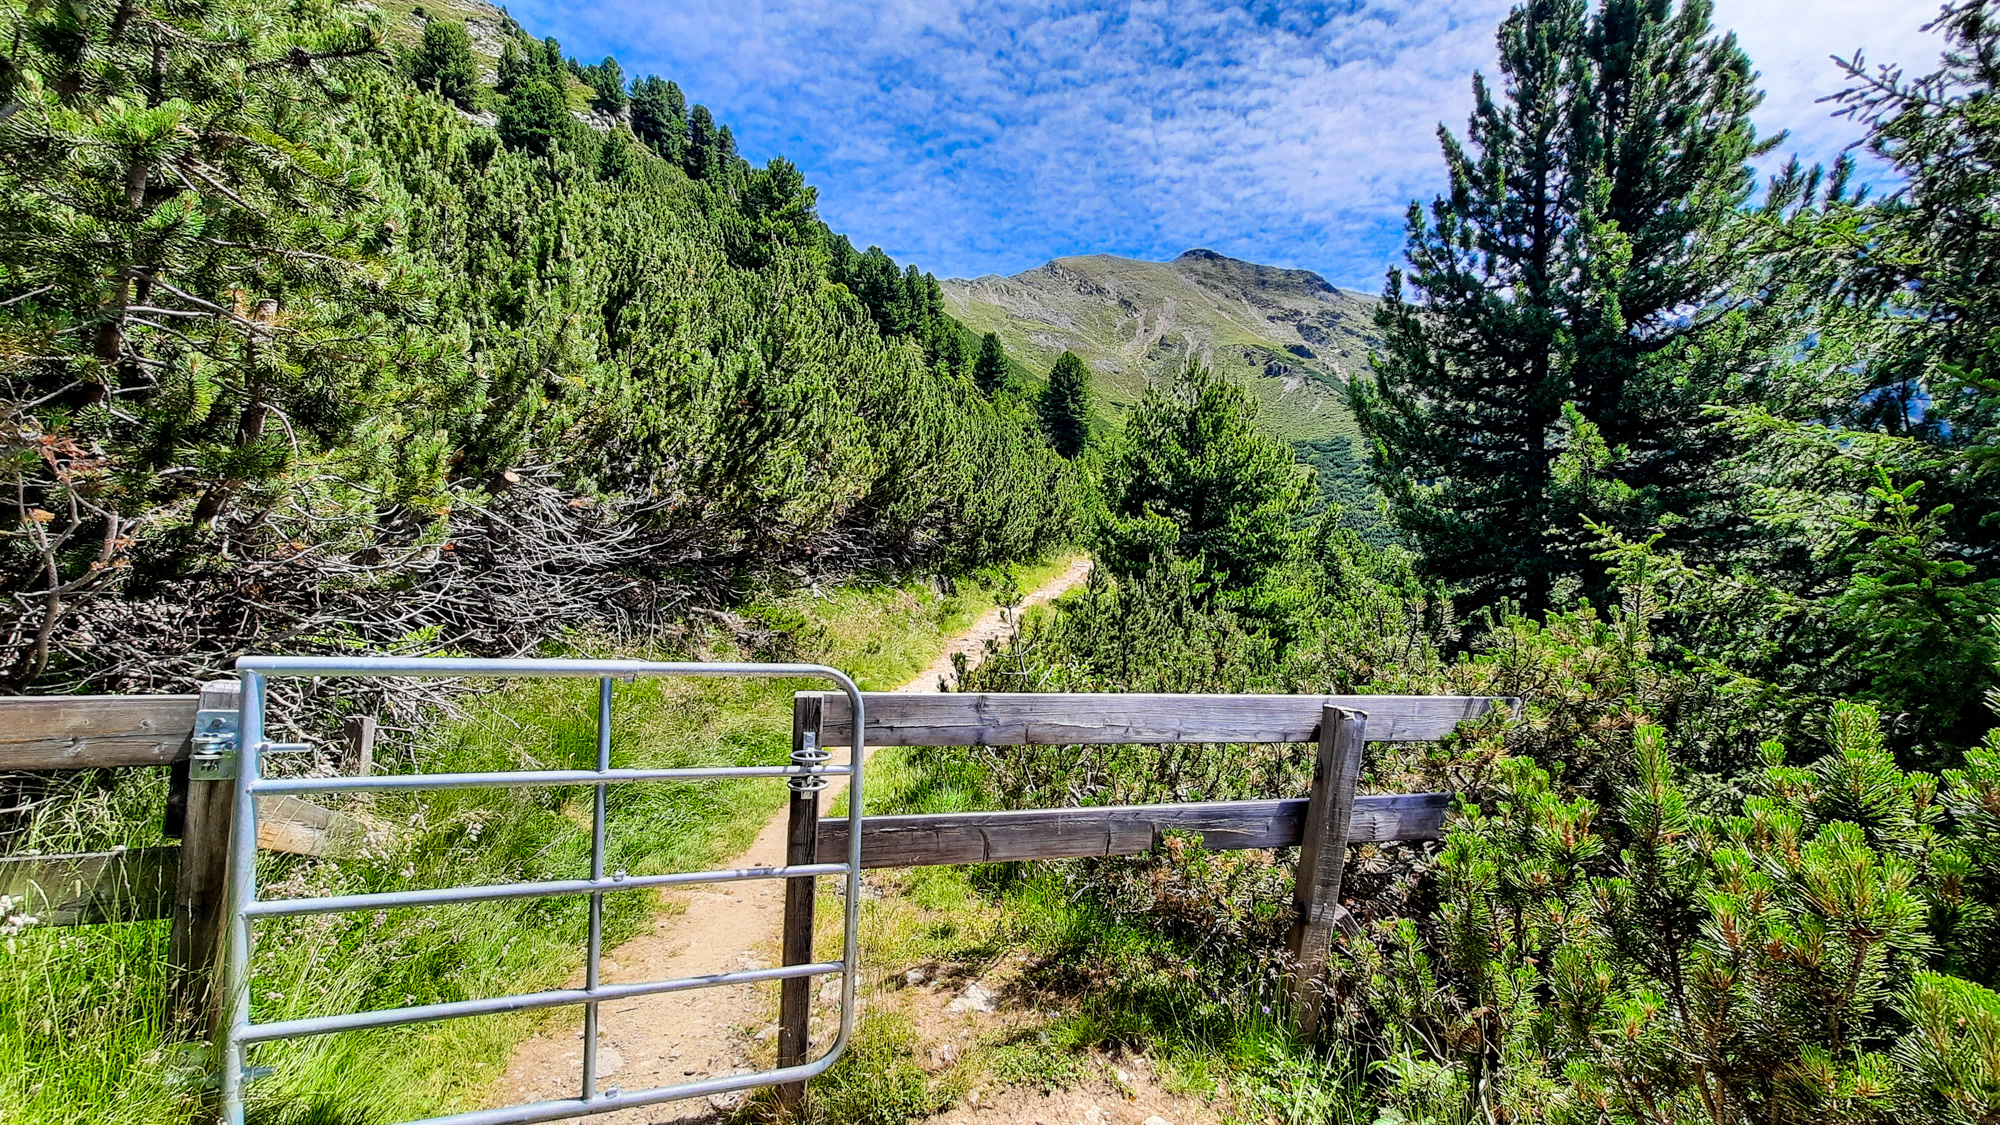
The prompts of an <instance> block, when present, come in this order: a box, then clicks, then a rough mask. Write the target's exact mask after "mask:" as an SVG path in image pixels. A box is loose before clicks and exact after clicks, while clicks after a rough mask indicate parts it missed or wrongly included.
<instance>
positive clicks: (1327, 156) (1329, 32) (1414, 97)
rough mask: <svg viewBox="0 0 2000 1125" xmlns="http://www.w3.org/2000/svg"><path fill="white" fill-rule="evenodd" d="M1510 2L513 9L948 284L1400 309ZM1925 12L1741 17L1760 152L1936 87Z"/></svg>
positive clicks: (1860, 6)
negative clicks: (1778, 137) (1396, 290)
mask: <svg viewBox="0 0 2000 1125" xmlns="http://www.w3.org/2000/svg"><path fill="white" fill-rule="evenodd" d="M1506 8H1507V5H1506V4H1505V3H1502V2H1495V0H1466V2H1462V3H1461V2H1439V0H1353V2H1350V3H1345V4H1330V5H1269V4H1264V5H1259V4H1252V5H1242V4H1232V5H1197V4H1181V3H1159V2H1155V3H1128V4H1111V5H1084V4H1056V5H1047V4H1027V3H1013V2H1008V0H935V2H931V3H911V2H907V0H862V2H856V0H818V2H800V3H793V2H789V0H766V2H752V3H740V2H739V3H688V4H682V3H676V4H660V3H656V2H653V0H599V2H598V3H597V4H595V5H593V6H591V7H589V8H573V7H567V6H558V5H556V4H553V3H549V2H548V0H531V2H528V3H519V2H517V3H515V4H514V5H512V6H511V10H512V11H513V14H514V16H515V18H516V19H518V20H519V21H520V22H521V23H522V24H523V25H524V26H525V27H527V28H528V29H529V30H530V31H531V32H533V33H535V34H544V35H546V34H553V35H555V36H557V37H558V38H560V39H561V40H562V42H563V45H564V48H565V50H566V51H567V52H569V53H571V54H574V55H576V56H578V57H579V58H583V59H585V60H591V59H594V58H597V57H600V56H602V55H604V54H616V55H617V56H618V57H619V59H620V60H621V62H622V63H623V64H624V66H625V69H626V71H627V73H628V74H634V75H637V74H647V73H657V74H660V75H662V76H664V77H668V78H673V79H675V80H677V81H678V82H680V83H681V85H682V86H683V87H684V88H685V89H686V90H687V92H688V95H689V97H690V98H692V99H693V100H696V101H702V102H706V103H707V104H708V105H709V106H710V108H712V109H714V110H715V111H716V113H717V115H718V117H719V118H720V119H721V120H722V121H724V122H726V123H728V124H730V125H731V126H732V127H733V128H734V130H735V131H736V133H737V137H738V142H739V147H740V148H741V150H742V151H743V152H744V154H745V155H746V156H749V157H751V158H752V159H758V160H761V159H763V158H766V157H769V156H773V155H783V156H786V157H789V158H790V159H792V160H793V161H794V162H796V163H798V164H799V165H800V166H801V167H802V168H804V169H805V171H806V173H807V175H808V176H809V177H810V178H811V180H812V181H813V182H814V183H815V184H817V185H819V187H820V189H821V212H822V214H824V215H825V217H826V218H827V221H828V222H829V223H831V224H832V225H833V227H834V228H835V229H836V230H842V231H846V232H848V233H849V234H851V235H852V236H853V237H854V238H855V240H856V242H857V243H859V244H861V245H866V244H868V243H879V244H880V245H881V246H882V247H883V248H884V249H886V250H888V251H889V252H890V253H892V254H894V255H895V256H896V257H897V258H898V259H903V260H910V261H914V262H916V263H918V264H919V265H920V266H922V267H924V268H926V269H930V270H935V271H936V272H938V273H939V274H940V275H958V276H968V275H972V274H978V273H989V272H1014V271H1017V270H1021V269H1025V268H1029V267H1032V266H1035V265H1039V264H1040V263H1042V262H1043V261H1046V260H1047V259H1049V258H1052V257H1057V256H1060V255H1065V254H1078V253H1100V252H1101V253H1113V254H1125V255H1131V256H1136V257H1150V258H1164V257H1169V256H1171V255H1174V254H1177V253H1179V252H1180V251H1182V250H1185V249H1187V248H1188V247H1190V246H1209V247H1212V248H1214V249H1216V250H1220V251H1222V252H1224V253H1227V254H1232V255H1235V256H1239V257H1244V258H1249V259H1252V260H1256V261H1262V262H1268V263H1271V264H1275V265H1288V266H1298V267H1303V268H1308V269H1316V270H1318V271H1320V272H1321V273H1323V274H1325V275H1326V276H1327V277H1328V278H1329V279H1330V280H1332V281H1334V282H1336V283H1337V284H1343V285H1348V286H1351V287H1355V288H1360V289H1371V290H1372V289H1374V288H1376V287H1378V286H1379V284H1380V279H1381V275H1382V271H1383V269H1384V268H1385V267H1386V266H1387V265H1388V264H1389V263H1391V262H1392V261H1394V260H1395V259H1396V257H1397V249H1398V247H1399V245H1400V241H1401V230H1402V214H1403V210H1404V208H1405V207H1406V206H1407V204H1408V203H1409V201H1410V200H1411V199H1413V198H1428V197H1429V196H1430V195H1432V194H1434V193H1435V192H1436V191H1437V190H1438V189H1439V187H1440V186H1441V184H1440V180H1441V165H1440V162H1439V159H1438V155H1437V144H1436V140H1435V131H1436V128H1437V126H1438V124H1439V123H1440V122H1443V123H1445V124H1446V125H1448V126H1449V127H1451V128H1452V129H1453V130H1455V131H1456V130H1459V129H1460V128H1462V126H1463V123H1464V120H1465V116H1466V113H1467V111H1468V110H1469V109H1470V106H1471V94H1470V75H1471V73H1472V72H1473V71H1474V70H1483V71H1485V72H1486V73H1488V74H1489V75H1490V74H1491V73H1492V72H1493V69H1494V57H1493V56H1494V48H1493V32H1494V27H1495V25H1496V24H1497V22H1498V21H1499V19H1500V18H1501V16H1502V15H1504V14H1505V11H1506ZM1926 15H1927V13H1926V11H1925V10H1924V9H1923V7H1922V6H1921V5H1920V6H1917V7H1913V6H1912V5H1911V4H1910V3H1909V2H1908V0H1811V2H1803V0H1801V2H1773V0H1764V2H1760V0H1723V3H1722V5H1721V11H1720V12H1719V14H1718V22H1719V23H1720V24H1721V25H1723V26H1725V27H1733V28H1735V29H1736V30H1737V31H1738V33H1739V35H1740V36H1741V37H1742V39H1743V42H1744V44H1745V46H1746V48H1747V49H1748V50H1749V51H1750V53H1751V58H1752V59H1753V61H1754V62H1756V63H1757V65H1758V67H1759V69H1760V70H1762V71H1763V72H1764V74H1765V77H1766V86H1767V88H1768V89H1769V90H1770V93H1771V97H1770V100H1769V102H1768V103H1767V105H1766V107H1765V111H1764V112H1763V113H1761V114H1760V115H1759V117H1760V123H1761V125H1762V127H1763V128H1764V129H1765V131H1766V132H1771V131H1774V130H1776V129H1780V128H1790V129H1792V130H1793V133H1794V142H1795V143H1792V144H1788V146H1787V148H1788V150H1797V151H1800V152H1802V154H1803V155H1805V156H1806V157H1807V158H1808V159H1827V158H1830V157H1831V156H1832V155H1833V154H1834V153H1836V152H1838V150H1839V149H1840V147H1841V146H1842V145H1844V144H1846V143H1848V142H1849V141H1851V140H1852V139H1853V138H1854V136H1855V135H1856V133H1855V130H1854V128H1853V126H1852V125H1851V124H1849V123H1846V122H1841V121H1835V120H1832V119H1830V118H1829V117H1828V114H1827V108H1826V107H1825V106H1823V105H1818V104H1816V103H1815V99H1816V98H1818V97H1821V96H1823V95H1825V94H1828V93H1831V92H1833V91H1835V90H1837V89H1839V87H1840V85H1841V80H1840V76H1839V74H1838V73H1837V72H1836V71H1835V70H1834V68H1833V66H1832V65H1831V63H1829V62H1828V60H1827V56H1828V55H1829V54H1840V55H1843V56H1845V55H1849V54H1851V53H1852V52H1853V51H1854V50H1855V49H1857V48H1864V47H1865V48H1866V49H1867V50H1868V52H1869V55H1870V57H1871V58H1873V59H1882V60H1885V61H1901V62H1904V63H1906V64H1908V65H1911V66H1912V67H1913V68H1915V69H1928V68H1929V67H1930V66H1931V65H1933V64H1934V61H1935V58H1936V54H1937V43H1936V40H1934V39H1932V38H1931V37H1929V36H1927V35H1924V34H1922V33H1921V32H1920V31H1919V30H1918V29H1919V27H1920V25H1921V24H1922V23H1923V22H1924V20H1925V18H1926Z"/></svg>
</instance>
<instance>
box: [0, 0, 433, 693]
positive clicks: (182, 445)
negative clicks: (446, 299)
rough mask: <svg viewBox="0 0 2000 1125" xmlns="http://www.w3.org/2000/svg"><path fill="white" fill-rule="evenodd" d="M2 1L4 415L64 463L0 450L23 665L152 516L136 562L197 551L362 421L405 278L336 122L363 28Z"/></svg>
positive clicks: (243, 12)
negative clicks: (23, 614)
mask: <svg viewBox="0 0 2000 1125" xmlns="http://www.w3.org/2000/svg"><path fill="white" fill-rule="evenodd" d="M14 18H15V20H17V21H18V22H17V24H16V34H17V38H16V39H15V45H14V48H13V49H12V51H11V52H10V54H9V56H8V58H7V63H8V67H7V71H8V79H9V83H10V86H11V89H9V90H8V92H7V96H8V97H9V98H10V99H11V101H10V104H9V105H8V108H7V110H6V119H7V120H6V124H5V128H4V129H0V226H3V227H4V229H5V230H6V231H7V237H6V238H4V239H0V283H4V286H5V288H6V290H7V298H6V300H5V302H4V305H0V340H6V341H8V345H7V346H6V347H4V348H0V373H4V375H5V376H6V382H5V387H6V389H7V392H8V397H9V398H10V399H11V400H12V402H13V404H14V409H13V411H12V412H10V415H9V416H10V418H11V419H12V421H11V422H10V424H11V425H13V426H15V427H19V428H18V429H17V430H16V433H19V434H25V433H30V432H33V433H37V434H38V435H39V440H40V442H41V443H42V445H41V448H44V449H47V450H49V451H51V452H52V453H53V452H56V451H61V452H62V455H63V456H64V457H66V458H67V459H68V464H67V465H66V467H64V468H63V469H62V470H61V471H60V472H55V473H53V474H45V473H42V472H40V471H39V470H40V469H41V467H42V458H41V457H38V456H35V455H33V454H30V455H29V456H28V457H27V458H26V459H25V460H24V459H21V458H18V457H10V458H9V459H7V460H5V461H0V472H4V473H5V474H6V477H5V479H6V489H5V491H6V494H7V496H8V499H9V501H10V506H11V507H14V508H15V509H16V510H15V511H14V512H13V513H12V514H11V515H10V516H9V517H8V522H9V523H10V525H11V526H12V527H15V528H19V529H22V532H21V534H19V535H10V536H9V537H8V538H9V539H10V540H12V542H10V543H9V546H8V550H7V552H6V553H5V555H4V556H0V565H4V567H5V571H4V572H0V578H5V579H7V580H8V581H6V585H7V586H8V587H9V588H10V589H11V590H13V591H15V592H16V593H15V594H13V595H11V596H10V597H9V598H8V601H9V603H10V604H18V605H24V606H25V605H33V606H34V607H35V609H34V610H33V613H34V614H35V615H36V617H37V618H38V620H37V622H36V624H34V625H30V626H28V627H27V629H26V630H25V632H26V634H27V635H28V636H30V637H33V638H35V639H33V640H31V641H30V642H29V643H27V644H26V645H24V646H23V647H22V648H21V649H20V650H19V652H20V655H19V658H18V660H17V662H16V664H15V667H14V668H12V669H11V670H10V671H11V673H12V675H13V677H14V678H15V679H16V680H20V681H26V680H32V679H33V678H34V677H35V676H36V675H38V674H39V673H40V671H41V670H42V669H43V668H44V667H45V666H46V664H47V662H48V660H49V655H50V645H49V638H50V630H51V629H52V628H53V627H54V625H55V623H56V621H57V620H58V619H59V617H60V615H61V614H62V612H63V611H64V609H65V606H66V602H65V599H72V600H73V599H77V598H80V597H82V596H83V594H84V592H85V591H86V590H88V589H89V588H90V587H92V586H93V585H96V584H98V583H101V582H104V581H107V580H110V579H111V578H112V577H113V576H114V575H116V574H117V573H118V572H119V570H120V568H122V567H124V566H126V565H128V564H129V563H130V562H131V561H132V560H131V559H130V558H129V557H125V552H126V551H128V550H129V549H130V547H129V545H130V544H131V542H132V541H133V536H134V535H135V534H137V532H138V529H140V528H142V527H144V526H145V524H146V522H147V521H149V520H150V521H156V522H157V523H159V524H163V525H165V526H166V527H168V528H171V529H172V532H171V535H170V536H169V539H170V540H171V541H170V542H165V543H160V542H156V544H155V548H154V550H153V551H152V552H151V556H150V558H149V559H148V562H147V565H148V566H150V567H158V568H164V569H168V570H172V569H174V568H175V567H176V566H179V565H181V562H182V561H185V560H186V559H188V558H189V557H190V556H195V557H197V558H199V557H200V556H201V555H202V554H203V552H204V551H205V550H207V548H206V547H204V543H208V542H210V540H209V538H208V537H209V536H210V534H211V530H212V528H213V526H214V525H215V524H216V523H217V522H218V521H220V520H222V519H224V518H225V517H227V516H228V515H230V514H231V513H232V511H233V502H234V501H235V499H236V498H237V497H238V496H239V495H241V494H243V493H245V492H247V491H254V490H256V489H258V488H260V487H263V486H266V485H268V484H269V482H271V481H273V480H275V479H277V478H278V477H279V476H280V475H281V474H282V473H283V472H284V471H285V470H286V468H287V467H288V466H289V465H290V463H291V460H292V457H293V455H294V450H295V449H296V448H297V445H296V443H297V442H301V441H311V440H313V439H315V438H324V437H332V436H338V435H341V434H344V433H346V432H347V431H348V429H349V428H350V427H351V426H352V425H353V424H354V422H355V418H356V413H355V402H356V399H357V397H358V396H359V391H360V388H361V387H363V386H366V385H367V384H368V383H369V382H370V381H372V380H374V379H376V378H379V377H380V375H381V373H382V371H383V368H384V365H385V357H384V355H383V354H382V352H383V350H384V348H383V344H384V339H383V337H384V336H385V335H386V327H385V325H384V324H383V322H382V321H381V320H380V319H379V315H378V314H379V313H380V311H381V310H383V309H385V308H394V307H395V306H396V305H397V304H398V303H399V302H401V301H406V300H409V299H410V298H411V293H410V289H409V286H408V285H407V283H406V279H405V278H403V277H402V276H399V275H398V274H397V273H396V272H395V271H393V270H389V269H385V268H382V267H381V266H380V264H379V263H375V262H371V261H370V260H369V257H368V255H367V254H366V253H365V250H366V248H367V247H368V246H369V245H370V244H371V243H372V240H373V235H372V234H371V233H370V232H371V230H373V229H378V228H376V227H373V226H371V224H373V223H379V222H380V221H381V217H380V216H372V215H371V214H370V209H371V207H372V200H371V189H372V181H371V179H370V177H369V175H368V173H367V172H366V171H365V170H364V169H363V168H362V167H359V166H357V165H356V164H354V163H352V162H351V159H350V158H349V157H347V156H345V155H344V154H343V146H342V145H341V144H340V143H339V141H338V140H337V137H338V135H339V134H338V133H337V131H336V130H335V129H333V128H331V127H330V124H329V121H328V118H329V115H330V113H331V111H332V110H333V109H334V108H335V106H336V105H337V104H338V94H337V93H336V91H338V90H339V89H340V88H341V85H342V84H343V83H345V82H347V81H350V80H351V79H352V78H353V77H354V73H355V72H357V71H361V70H367V69H376V68H380V67H381V66H382V64H383V63H384V62H386V55H385V53H384V52H383V50H382V47H381V45H380V43H379V41H378V40H377V38H376V37H375V35H374V34H373V32H372V31H370V30H369V29H367V27H366V26H365V25H355V24H349V23H345V22H342V21H339V20H336V19H325V18H321V19H315V18H312V17H307V20H306V22H304V23H303V24H302V25H297V26H288V27H284V28H283V29H282V30H280V29H277V28H273V27H271V26H270V25H269V24H268V23H267V22H265V21H264V20H262V19H260V18H257V17H256V14H255V13H254V12H252V11H249V10H247V9H245V8H244V7H242V6H239V5H236V4H231V3H214V4H204V5H198V6H193V7H189V6H186V5H180V4H175V3H150V2H147V0H103V2H92V0H79V2H77V3H73V4H65V5H62V6H60V7H54V8H47V7H40V8H27V9H21V10H17V11H16V12H15V13H14ZM23 345H25V346H23ZM56 464H57V462H56V461H55V460H54V459H51V460H49V462H48V467H49V468H51V469H53V468H54V467H55V466H56ZM168 467H171V469H172V471H171V473H163V472H162V471H163V470H166V469H168ZM79 486H81V487H79ZM37 513H40V514H39V515H38V514H37ZM55 513H61V515H55ZM86 538H87V539H88V540H89V541H90V542H92V543H93V544H102V547H101V549H91V550H79V549H78V547H79V545H80V544H81V543H82V542H83V541H85V539H86ZM17 548H19V550H17ZM23 550H25V552H26V553H25V554H23V553H22V551H23ZM25 560H33V561H32V562H30V564H29V566H28V569H27V570H26V571H21V570H18V569H17V565H18V564H20V563H22V562H23V561H25ZM210 561H217V560H210ZM29 575H32V576H33V577H32V579H30V578H29V577H28V576H29ZM31 582H32V583H34V584H36V585H37V586H39V588H40V589H41V592H40V593H38V594H30V593H29V592H28V591H29V590H30V589H31V585H30V583H31ZM17 598H18V601H17V600H16V599H17ZM17 620H18V619H17ZM12 635H13V636H15V637H19V636H21V635H22V633H21V632H20V631H12Z"/></svg>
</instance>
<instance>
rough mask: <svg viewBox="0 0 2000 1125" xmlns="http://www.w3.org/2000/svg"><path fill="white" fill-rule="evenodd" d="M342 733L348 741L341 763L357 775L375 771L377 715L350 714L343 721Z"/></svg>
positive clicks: (363, 775) (362, 775)
mask: <svg viewBox="0 0 2000 1125" xmlns="http://www.w3.org/2000/svg"><path fill="white" fill-rule="evenodd" d="M340 733H341V736H342V737H343V738H344V739H345V740H346V742H347V748H346V753H344V754H343V755H342V758H343V760H342V762H341V765H342V766H343V767H344V768H346V769H347V770H349V771H351V772H352V773H353V774H354V776H356V777H367V776H368V775H369V774H371V773H373V772H375V716H373V715H349V716H348V717H347V718H346V719H343V720H342V721H341V724H340Z"/></svg>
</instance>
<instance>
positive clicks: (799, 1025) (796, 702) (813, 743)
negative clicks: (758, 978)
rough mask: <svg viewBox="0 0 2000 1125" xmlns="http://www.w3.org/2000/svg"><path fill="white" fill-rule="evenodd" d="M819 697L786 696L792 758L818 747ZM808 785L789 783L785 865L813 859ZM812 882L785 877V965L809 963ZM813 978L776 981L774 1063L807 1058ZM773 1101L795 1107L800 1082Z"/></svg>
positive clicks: (814, 801) (815, 834) (812, 795)
mask: <svg viewBox="0 0 2000 1125" xmlns="http://www.w3.org/2000/svg"><path fill="white" fill-rule="evenodd" d="M820 717H821V701H820V697H819V696H817V695H812V694H803V693H802V694H800V695H798V696H796V697H795V698H794V699H793V700H792V754H793V760H794V761H798V760H800V758H801V757H802V756H803V755H802V752H804V751H808V750H812V749H816V748H817V747H818V746H819V735H820ZM799 780H802V781H807V782H810V784H798V783H794V784H793V785H792V793H791V798H792V799H791V808H790V813H791V815H790V818H789V823H788V829H787V831H786V833H785V863H786V865H787V866H791V865H794V864H802V863H817V862H819V791H820V789H821V788H823V784H824V783H823V782H822V780H821V779H820V778H810V779H799ZM816 883H817V880H815V879H813V878H812V877H811V876H806V877H804V878H798V879H787V880H785V922H784V933H783V935H782V937H781V939H780V940H781V942H782V944H783V956H782V957H781V960H782V961H783V963H784V964H787V965H809V964H811V963H812V959H813V899H814V896H815V893H816V891H817V888H816V886H815V884H816ZM815 983H817V981H816V978H813V977H793V978H792V979H790V980H785V981H780V982H779V983H778V1066H779V1067H780V1068H783V1067H788V1066H798V1065H800V1064H802V1063H804V1062H806V1060H807V1059H809V1058H810V1057H811V1056H812V998H813V986H814V984H815ZM777 1094H778V1104H779V1105H780V1106H781V1107H784V1108H786V1109H792V1108H796V1107H797V1106H798V1105H799V1103H800V1102H802V1101H804V1100H805V1096H806V1084H805V1083H804V1082H787V1083H785V1084H783V1085H781V1086H779V1087H778V1089H777Z"/></svg>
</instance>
